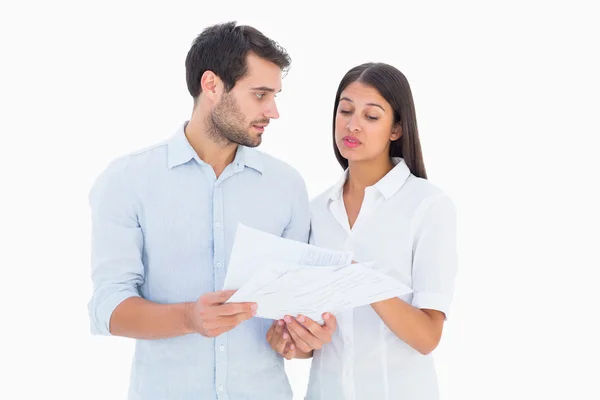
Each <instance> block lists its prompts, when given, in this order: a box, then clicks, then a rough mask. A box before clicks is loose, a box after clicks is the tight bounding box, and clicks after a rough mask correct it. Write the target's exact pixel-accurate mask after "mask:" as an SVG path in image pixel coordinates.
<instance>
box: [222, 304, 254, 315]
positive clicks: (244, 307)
mask: <svg viewBox="0 0 600 400" xmlns="http://www.w3.org/2000/svg"><path fill="white" fill-rule="evenodd" d="M214 307H215V309H216V311H217V315H223V316H224V315H236V314H245V313H250V314H252V313H254V314H253V315H255V314H256V310H257V309H258V306H257V305H256V303H228V304H222V305H218V306H214Z"/></svg>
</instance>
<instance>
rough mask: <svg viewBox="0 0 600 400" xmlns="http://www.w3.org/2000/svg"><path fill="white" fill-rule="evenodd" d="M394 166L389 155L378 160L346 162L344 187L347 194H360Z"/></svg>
mask: <svg viewBox="0 0 600 400" xmlns="http://www.w3.org/2000/svg"><path fill="white" fill-rule="evenodd" d="M392 168H394V164H393V163H392V160H390V159H389V157H385V158H382V159H380V160H371V161H363V162H360V161H359V162H349V163H348V180H347V181H346V184H345V189H346V192H347V193H348V194H351V195H354V194H356V195H362V194H364V191H365V188H367V187H369V186H373V185H374V184H376V183H377V182H379V180H381V178H383V177H384V176H385V175H386V174H387V173H388V172H390V171H391V170H392Z"/></svg>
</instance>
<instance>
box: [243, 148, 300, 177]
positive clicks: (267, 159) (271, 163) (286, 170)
mask: <svg viewBox="0 0 600 400" xmlns="http://www.w3.org/2000/svg"><path fill="white" fill-rule="evenodd" d="M252 151H253V152H255V154H256V156H257V157H258V158H260V160H261V163H262V165H263V173H266V174H268V175H271V176H276V177H277V179H280V178H285V179H291V180H293V181H295V182H302V183H304V178H302V175H301V174H300V171H298V170H297V169H296V168H294V167H293V166H292V165H291V164H289V163H287V162H285V161H283V160H281V159H279V158H277V157H274V156H272V155H270V154H267V153H265V152H263V151H261V150H258V149H256V148H254V149H252Z"/></svg>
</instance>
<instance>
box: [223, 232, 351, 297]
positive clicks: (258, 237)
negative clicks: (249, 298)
mask: <svg viewBox="0 0 600 400" xmlns="http://www.w3.org/2000/svg"><path fill="white" fill-rule="evenodd" d="M351 262H352V252H348V251H333V250H327V249H323V248H321V247H317V246H313V245H310V244H307V243H302V242H298V241H295V240H291V239H285V238H282V237H279V236H275V235H272V234H270V233H266V232H263V231H259V230H257V229H253V228H250V227H248V226H246V225H243V224H239V225H238V229H237V232H236V236H235V240H234V243H233V247H232V249H231V256H230V258H229V266H228V267H227V275H226V276H225V283H224V284H223V289H224V290H230V289H239V288H240V287H241V286H242V285H243V284H244V283H246V282H247V281H248V280H249V279H250V278H251V277H252V275H254V274H256V272H257V271H259V270H261V269H262V268H263V266H265V265H267V264H273V263H283V264H302V265H311V266H325V265H329V266H335V265H340V266H341V265H348V264H350V263H351Z"/></svg>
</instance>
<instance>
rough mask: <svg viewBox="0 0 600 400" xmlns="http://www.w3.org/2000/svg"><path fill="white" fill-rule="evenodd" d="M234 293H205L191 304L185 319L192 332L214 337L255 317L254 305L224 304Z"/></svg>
mask: <svg viewBox="0 0 600 400" xmlns="http://www.w3.org/2000/svg"><path fill="white" fill-rule="evenodd" d="M234 293H235V290H222V291H219V292H212V293H206V294H205V295H203V296H202V297H200V298H199V299H198V300H196V302H195V303H191V304H190V307H189V309H188V312H187V318H188V321H189V324H190V326H191V328H192V330H193V331H194V332H197V333H199V334H200V335H202V336H205V337H216V336H219V335H221V334H223V333H225V332H228V331H230V330H232V329H233V328H235V327H236V326H238V325H239V324H240V323H242V322H244V321H246V320H248V319H250V318H252V317H253V316H254V315H256V309H257V305H256V303H228V304H224V303H225V302H226V301H227V300H228V299H229V298H230V297H231V296H233V294H234Z"/></svg>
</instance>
